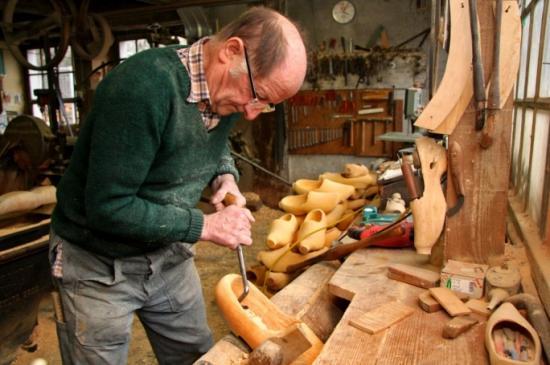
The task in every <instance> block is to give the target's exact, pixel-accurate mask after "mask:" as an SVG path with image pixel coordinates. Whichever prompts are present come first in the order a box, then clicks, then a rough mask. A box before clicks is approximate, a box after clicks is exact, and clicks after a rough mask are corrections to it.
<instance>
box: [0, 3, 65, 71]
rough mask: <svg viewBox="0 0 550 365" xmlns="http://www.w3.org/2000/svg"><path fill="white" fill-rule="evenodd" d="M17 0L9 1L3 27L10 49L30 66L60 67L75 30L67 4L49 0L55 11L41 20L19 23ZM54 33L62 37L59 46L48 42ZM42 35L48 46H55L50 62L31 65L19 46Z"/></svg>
mask: <svg viewBox="0 0 550 365" xmlns="http://www.w3.org/2000/svg"><path fill="white" fill-rule="evenodd" d="M17 1H18V0H8V2H7V3H6V6H5V7H4V17H3V21H4V22H3V23H4V24H3V26H2V30H3V32H4V37H5V39H6V43H7V45H8V48H9V50H10V51H11V53H12V54H13V56H14V57H15V59H17V61H19V63H21V64H22V65H23V66H25V67H27V68H30V69H33V70H47V69H49V68H52V67H55V66H57V65H58V64H59V63H60V62H61V60H62V59H63V57H64V56H65V53H66V52H67V47H68V46H69V36H70V30H71V29H70V23H69V17H67V16H66V11H64V10H65V9H64V5H63V3H62V2H61V1H60V0H49V2H50V4H51V6H52V10H53V12H51V13H49V14H46V15H45V17H43V18H42V19H40V20H38V21H32V22H29V21H23V22H19V23H15V22H14V15H15V10H16V6H17ZM53 36H56V37H58V40H57V42H58V44H57V46H54V45H51V44H49V42H48V41H49V40H51V38H53ZM40 38H42V39H44V43H45V47H47V48H54V49H55V50H54V54H53V55H51V57H50V60H49V62H45V63H44V65H43V66H41V65H33V64H31V63H30V62H29V61H28V60H27V57H25V55H24V54H23V52H21V50H20V49H19V45H21V44H22V43H23V42H26V41H29V40H32V39H40Z"/></svg>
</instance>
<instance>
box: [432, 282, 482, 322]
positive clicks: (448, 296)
mask: <svg viewBox="0 0 550 365" xmlns="http://www.w3.org/2000/svg"><path fill="white" fill-rule="evenodd" d="M429 290H430V294H432V296H433V297H434V298H435V300H437V301H438V302H439V304H441V306H442V307H443V308H445V310H446V311H447V313H449V315H451V316H452V317H454V316H460V315H464V314H469V313H472V311H471V310H470V308H468V307H467V306H466V304H464V303H462V301H460V299H458V297H457V296H456V294H455V293H453V292H452V290H450V289H447V288H442V287H438V288H430V289H429Z"/></svg>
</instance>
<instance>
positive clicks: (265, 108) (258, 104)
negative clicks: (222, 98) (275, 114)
mask: <svg viewBox="0 0 550 365" xmlns="http://www.w3.org/2000/svg"><path fill="white" fill-rule="evenodd" d="M243 48H244V61H245V63H246V70H247V71H248V81H249V82H250V90H251V91H252V100H250V101H249V102H248V104H249V105H250V106H251V107H252V108H253V109H256V110H261V111H262V113H270V112H272V111H274V110H275V105H274V104H273V103H264V102H262V101H260V99H258V95H257V94H256V87H254V79H253V78H252V71H251V70H250V63H249V61H248V52H247V51H246V47H243Z"/></svg>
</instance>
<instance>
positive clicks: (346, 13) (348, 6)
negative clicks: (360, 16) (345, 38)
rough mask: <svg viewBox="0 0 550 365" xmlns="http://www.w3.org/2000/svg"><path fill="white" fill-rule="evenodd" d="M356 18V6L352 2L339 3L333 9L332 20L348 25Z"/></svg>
mask: <svg viewBox="0 0 550 365" xmlns="http://www.w3.org/2000/svg"><path fill="white" fill-rule="evenodd" d="M354 17H355V5H353V3H352V2H351V1H348V0H341V1H338V2H337V3H336V4H335V5H334V7H333V8H332V18H333V19H334V20H335V21H336V22H338V23H340V24H347V23H349V22H351V21H352V20H353V18H354Z"/></svg>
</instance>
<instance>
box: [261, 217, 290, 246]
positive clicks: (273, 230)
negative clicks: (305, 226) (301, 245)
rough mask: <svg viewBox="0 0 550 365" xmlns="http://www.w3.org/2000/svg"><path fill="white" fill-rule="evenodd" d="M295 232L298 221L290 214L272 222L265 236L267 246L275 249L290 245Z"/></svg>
mask: <svg viewBox="0 0 550 365" xmlns="http://www.w3.org/2000/svg"><path fill="white" fill-rule="evenodd" d="M297 230H298V220H297V219H296V217H295V216H294V214H292V213H287V214H285V215H283V216H282V217H280V218H277V219H275V220H273V222H271V226H270V228H269V232H268V234H267V246H268V247H269V248H271V249H276V248H279V247H282V246H284V245H288V244H289V243H292V240H293V238H294V233H296V231H297Z"/></svg>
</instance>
